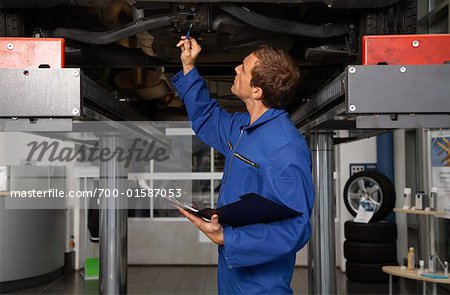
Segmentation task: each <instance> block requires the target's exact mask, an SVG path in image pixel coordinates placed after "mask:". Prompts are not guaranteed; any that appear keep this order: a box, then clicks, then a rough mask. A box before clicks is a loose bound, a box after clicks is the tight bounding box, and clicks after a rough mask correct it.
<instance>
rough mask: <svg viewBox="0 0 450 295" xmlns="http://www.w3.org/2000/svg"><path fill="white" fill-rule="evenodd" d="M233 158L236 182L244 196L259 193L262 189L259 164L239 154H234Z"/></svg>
mask: <svg viewBox="0 0 450 295" xmlns="http://www.w3.org/2000/svg"><path fill="white" fill-rule="evenodd" d="M233 157H234V159H233V164H232V165H233V168H232V170H233V174H234V176H235V177H234V180H235V183H236V184H238V185H239V186H240V190H242V194H245V193H253V192H254V193H259V191H260V188H261V174H260V166H259V164H258V163H256V162H255V161H253V160H252V159H250V158H249V157H246V156H244V155H242V154H240V153H238V152H234V154H233Z"/></svg>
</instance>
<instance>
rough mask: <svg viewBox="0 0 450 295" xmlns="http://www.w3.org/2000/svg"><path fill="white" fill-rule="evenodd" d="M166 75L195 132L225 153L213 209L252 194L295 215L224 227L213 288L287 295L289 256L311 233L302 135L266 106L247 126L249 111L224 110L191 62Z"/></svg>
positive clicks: (286, 117) (309, 181)
mask: <svg viewBox="0 0 450 295" xmlns="http://www.w3.org/2000/svg"><path fill="white" fill-rule="evenodd" d="M172 81H173V83H174V85H175V87H176V88H177V90H178V94H179V95H180V97H181V99H182V101H183V102H184V104H185V106H186V109H187V112H188V116H189V119H190V120H191V121H192V129H193V130H194V131H195V133H196V135H197V136H198V137H199V138H200V139H201V140H202V141H204V142H205V143H206V144H208V145H210V146H212V147H213V148H215V149H216V150H217V151H219V152H220V153H222V154H223V155H224V156H225V167H224V175H223V178H222V182H221V187H220V193H219V200H218V207H220V206H224V205H227V204H229V203H232V202H235V201H238V199H239V196H242V195H244V194H246V193H251V192H255V193H257V194H259V195H261V196H264V197H266V198H269V199H271V200H273V201H275V202H278V203H281V204H284V205H286V206H288V207H290V208H292V209H294V210H296V211H298V212H301V213H302V215H301V216H298V217H295V218H290V219H287V220H283V221H279V222H273V223H269V224H253V225H248V226H243V227H237V228H234V227H229V226H224V228H223V235H224V246H219V261H218V288H219V294H292V289H291V287H290V283H291V279H292V273H293V271H294V265H295V255H296V252H297V251H298V250H300V249H301V248H302V247H303V246H304V245H305V244H306V242H307V241H308V240H309V238H310V236H311V227H310V223H309V219H310V216H311V211H312V208H313V205H314V186H313V183H312V177H311V154H310V151H309V149H308V147H307V145H306V142H305V140H304V138H303V136H302V135H301V134H300V133H299V132H298V130H297V129H296V128H295V126H294V125H293V124H292V122H291V121H290V119H289V115H288V114H287V112H286V111H284V110H281V109H275V108H271V109H269V110H267V111H266V112H265V113H264V114H263V115H261V116H260V117H259V118H258V119H257V120H256V121H255V122H253V124H251V125H249V124H250V115H249V114H248V113H234V114H230V113H228V112H226V111H225V110H224V109H222V108H221V107H220V106H219V104H218V103H217V101H215V100H213V99H211V97H210V94H209V91H208V89H207V86H206V83H205V81H204V80H203V79H202V78H201V77H200V75H199V73H198V71H197V70H196V69H195V68H194V69H192V70H191V71H189V72H188V73H187V74H186V75H183V73H182V72H180V73H178V74H177V75H176V76H174V78H173V79H172ZM255 210H258V208H255ZM219 221H220V220H219Z"/></svg>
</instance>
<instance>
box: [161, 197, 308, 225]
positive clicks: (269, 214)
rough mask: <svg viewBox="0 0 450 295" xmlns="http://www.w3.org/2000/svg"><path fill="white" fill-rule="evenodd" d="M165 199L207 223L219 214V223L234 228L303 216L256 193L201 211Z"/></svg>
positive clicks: (171, 199)
mask: <svg viewBox="0 0 450 295" xmlns="http://www.w3.org/2000/svg"><path fill="white" fill-rule="evenodd" d="M165 199H166V200H168V201H169V202H171V203H173V204H175V205H177V206H179V207H181V208H183V209H186V210H188V211H189V212H191V213H193V214H195V215H197V216H199V217H201V218H203V219H204V220H207V221H211V217H212V216H213V215H214V214H217V215H218V216H219V223H221V224H222V225H225V226H232V227H240V226H245V225H250V224H256V223H272V222H276V221H282V220H285V219H289V218H293V217H297V216H301V215H302V213H301V212H298V211H295V210H293V209H291V208H289V207H288V206H286V205H283V204H279V203H277V202H274V201H272V200H269V199H267V198H264V197H262V196H260V195H258V194H256V193H249V194H245V195H243V196H240V197H239V200H238V201H236V202H233V203H230V204H228V205H225V206H222V207H219V208H217V209H212V208H205V209H201V210H199V209H197V208H194V207H191V206H188V205H186V204H184V203H182V202H180V201H178V200H176V199H174V198H170V199H169V198H165Z"/></svg>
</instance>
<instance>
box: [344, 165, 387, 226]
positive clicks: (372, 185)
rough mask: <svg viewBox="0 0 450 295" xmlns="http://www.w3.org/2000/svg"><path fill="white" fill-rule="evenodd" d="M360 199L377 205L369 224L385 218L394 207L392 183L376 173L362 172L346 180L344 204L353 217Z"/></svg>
mask: <svg viewBox="0 0 450 295" xmlns="http://www.w3.org/2000/svg"><path fill="white" fill-rule="evenodd" d="M362 198H369V199H372V200H374V201H377V202H378V203H379V207H378V209H377V211H376V212H375V213H374V215H373V216H372V219H371V220H370V221H371V222H373V221H377V220H380V219H383V218H385V217H386V216H387V215H388V214H389V213H391V212H392V209H393V208H394V205H395V188H394V185H393V184H392V182H391V181H390V180H389V179H388V178H387V177H386V176H384V174H382V173H380V172H378V171H362V172H358V173H356V174H354V175H353V176H352V177H350V178H349V179H348V180H347V183H346V184H345V187H344V203H345V207H347V210H348V211H349V212H350V214H352V215H353V216H356V213H357V212H358V207H359V202H360V200H361V199H362Z"/></svg>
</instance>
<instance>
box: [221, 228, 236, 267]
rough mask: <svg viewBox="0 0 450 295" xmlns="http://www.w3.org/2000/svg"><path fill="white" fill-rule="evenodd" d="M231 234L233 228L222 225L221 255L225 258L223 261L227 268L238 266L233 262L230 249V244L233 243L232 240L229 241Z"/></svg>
mask: <svg viewBox="0 0 450 295" xmlns="http://www.w3.org/2000/svg"><path fill="white" fill-rule="evenodd" d="M232 235H233V229H232V228H231V227H229V226H224V227H223V255H224V258H225V263H226V264H227V267H228V268H229V269H232V268H235V267H238V265H236V263H235V262H234V261H235V260H234V256H233V254H232V252H233V251H232V250H231V245H232V244H233V242H231V240H232Z"/></svg>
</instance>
